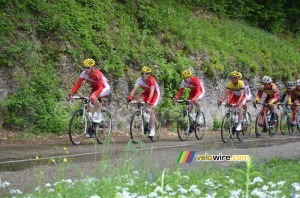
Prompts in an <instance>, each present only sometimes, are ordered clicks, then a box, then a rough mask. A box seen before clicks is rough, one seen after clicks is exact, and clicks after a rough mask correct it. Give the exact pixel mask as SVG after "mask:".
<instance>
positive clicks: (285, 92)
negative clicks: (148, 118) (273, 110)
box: [280, 81, 294, 103]
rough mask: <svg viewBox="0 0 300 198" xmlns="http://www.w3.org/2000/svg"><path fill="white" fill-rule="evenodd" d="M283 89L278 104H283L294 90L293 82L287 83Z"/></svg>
mask: <svg viewBox="0 0 300 198" xmlns="http://www.w3.org/2000/svg"><path fill="white" fill-rule="evenodd" d="M285 86H286V87H285V89H284V90H283V94H282V96H281V98H280V103H283V101H284V99H285V97H286V96H288V95H290V93H291V92H292V91H293V90H294V82H292V81H288V82H287V83H286V84H285Z"/></svg>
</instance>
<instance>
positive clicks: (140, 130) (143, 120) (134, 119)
mask: <svg viewBox="0 0 300 198" xmlns="http://www.w3.org/2000/svg"><path fill="white" fill-rule="evenodd" d="M130 104H137V110H136V111H135V112H133V114H132V116H131V120H130V138H131V140H132V141H133V143H139V142H141V141H142V139H143V138H144V137H145V136H148V137H149V138H150V140H151V141H152V142H156V141H157V140H158V139H159V136H160V130H161V120H160V117H159V115H158V113H157V112H154V114H155V135H154V136H153V137H152V136H149V134H150V127H151V126H150V113H149V108H148V107H147V106H146V103H145V102H139V101H131V102H129V103H128V105H127V108H129V109H130V106H129V105H130Z"/></svg>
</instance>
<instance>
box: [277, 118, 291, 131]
mask: <svg viewBox="0 0 300 198" xmlns="http://www.w3.org/2000/svg"><path fill="white" fill-rule="evenodd" d="M289 119H290V117H289V116H288V115H287V114H286V113H285V114H283V115H281V116H280V123H279V128H280V132H281V134H282V135H284V134H285V133H286V132H287V131H288V130H289V129H288V128H289V122H290V121H289Z"/></svg>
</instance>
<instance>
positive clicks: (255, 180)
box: [250, 177, 264, 185]
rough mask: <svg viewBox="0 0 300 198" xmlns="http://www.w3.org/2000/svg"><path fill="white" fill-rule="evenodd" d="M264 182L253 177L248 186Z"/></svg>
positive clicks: (259, 178)
mask: <svg viewBox="0 0 300 198" xmlns="http://www.w3.org/2000/svg"><path fill="white" fill-rule="evenodd" d="M263 181H264V180H263V179H262V178H261V177H255V178H254V179H253V181H252V182H250V185H253V184H256V183H262V182H263Z"/></svg>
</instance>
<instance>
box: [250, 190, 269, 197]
mask: <svg viewBox="0 0 300 198" xmlns="http://www.w3.org/2000/svg"><path fill="white" fill-rule="evenodd" d="M251 195H252V196H257V197H260V198H264V197H267V194H266V193H265V192H263V191H260V190H259V189H258V188H255V189H254V190H252V192H251Z"/></svg>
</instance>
